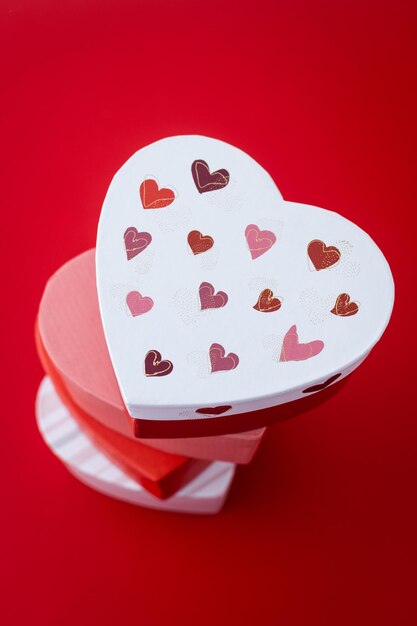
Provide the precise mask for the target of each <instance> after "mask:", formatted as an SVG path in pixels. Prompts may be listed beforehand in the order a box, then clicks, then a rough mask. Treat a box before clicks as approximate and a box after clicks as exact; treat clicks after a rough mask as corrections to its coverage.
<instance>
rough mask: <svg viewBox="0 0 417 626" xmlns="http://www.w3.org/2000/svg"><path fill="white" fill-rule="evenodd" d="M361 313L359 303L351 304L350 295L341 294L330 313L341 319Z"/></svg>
mask: <svg viewBox="0 0 417 626" xmlns="http://www.w3.org/2000/svg"><path fill="white" fill-rule="evenodd" d="M358 311H359V305H358V303H357V302H351V300H350V296H349V294H348V293H341V294H339V295H338V296H337V298H336V303H335V305H334V307H333V308H332V310H331V311H330V313H333V315H337V316H339V317H350V316H351V315H356V313H357V312H358Z"/></svg>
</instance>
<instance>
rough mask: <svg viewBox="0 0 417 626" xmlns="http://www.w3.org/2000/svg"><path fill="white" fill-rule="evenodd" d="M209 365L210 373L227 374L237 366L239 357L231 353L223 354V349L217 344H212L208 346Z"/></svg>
mask: <svg viewBox="0 0 417 626" xmlns="http://www.w3.org/2000/svg"><path fill="white" fill-rule="evenodd" d="M210 363H211V371H212V373H214V372H227V371H229V370H234V369H235V367H237V366H238V365H239V357H238V356H237V354H234V353H233V352H229V354H225V349H224V348H223V346H222V345H220V344H219V343H213V344H212V345H211V346H210Z"/></svg>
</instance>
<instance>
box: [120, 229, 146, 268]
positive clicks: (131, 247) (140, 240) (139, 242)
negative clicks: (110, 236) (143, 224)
mask: <svg viewBox="0 0 417 626" xmlns="http://www.w3.org/2000/svg"><path fill="white" fill-rule="evenodd" d="M124 240H125V249H126V256H127V260H128V261H130V259H133V258H134V257H135V256H137V255H138V254H139V253H140V252H143V250H145V248H147V247H148V246H149V244H150V243H151V241H152V235H150V234H149V233H139V232H138V229H137V228H135V227H134V226H130V227H129V228H127V229H126V230H125V234H124Z"/></svg>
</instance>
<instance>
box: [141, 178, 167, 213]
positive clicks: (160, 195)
mask: <svg viewBox="0 0 417 626" xmlns="http://www.w3.org/2000/svg"><path fill="white" fill-rule="evenodd" d="M140 199H141V200H142V206H143V208H144V209H162V208H163V207H165V206H168V205H169V204H172V203H173V202H174V200H175V194H174V192H173V191H172V189H165V188H162V189H159V187H158V183H157V182H156V180H154V179H153V178H147V179H146V180H144V181H143V183H142V184H141V186H140Z"/></svg>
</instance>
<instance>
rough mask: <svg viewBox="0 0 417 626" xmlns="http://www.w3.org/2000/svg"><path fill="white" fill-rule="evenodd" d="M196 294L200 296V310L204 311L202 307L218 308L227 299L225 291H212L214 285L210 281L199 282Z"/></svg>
mask: <svg viewBox="0 0 417 626" xmlns="http://www.w3.org/2000/svg"><path fill="white" fill-rule="evenodd" d="M198 295H199V296H200V304H201V310H202V311H204V309H220V308H221V307H222V306H225V304H227V301H228V299H229V297H228V295H227V293H225V292H224V291H218V292H217V293H214V287H213V285H211V284H210V283H201V285H200V287H199V290H198Z"/></svg>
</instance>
